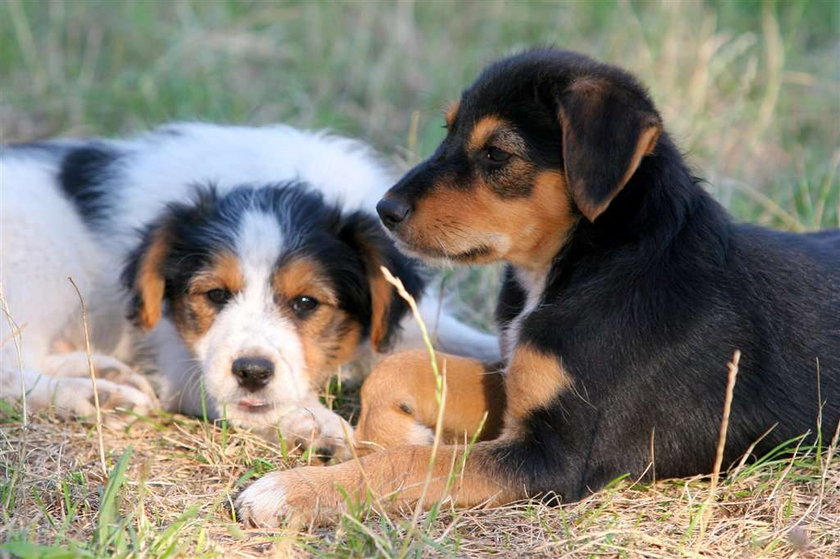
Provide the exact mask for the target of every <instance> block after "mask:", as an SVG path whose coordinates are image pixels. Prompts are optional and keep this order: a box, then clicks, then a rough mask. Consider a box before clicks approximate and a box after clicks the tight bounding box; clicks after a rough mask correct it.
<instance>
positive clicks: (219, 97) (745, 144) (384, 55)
mask: <svg viewBox="0 0 840 559" xmlns="http://www.w3.org/2000/svg"><path fill="white" fill-rule="evenodd" d="M537 44H550V45H557V46H561V47H564V48H569V49H574V50H578V51H581V52H584V53H587V54H590V55H592V56H595V57H597V58H600V59H603V60H605V61H608V62H611V63H615V64H619V65H622V66H625V67H626V68H628V69H630V70H631V71H632V72H634V73H636V74H637V75H638V76H639V77H640V78H641V79H642V80H643V81H644V82H645V83H647V84H648V86H649V87H650V89H651V92H652V94H653V97H654V99H655V101H656V102H657V103H658V105H659V107H660V110H661V112H662V114H663V117H664V119H665V123H666V126H667V127H668V128H669V129H670V131H671V132H672V133H673V135H674V136H675V137H676V138H677V140H678V142H679V143H680V145H681V146H682V148H683V150H684V151H685V152H686V154H687V155H688V156H689V160H690V162H691V164H692V166H693V167H694V169H695V170H696V174H697V175H698V176H700V177H702V178H704V179H705V180H706V181H707V187H708V188H709V190H710V191H711V192H712V193H713V194H714V195H715V196H716V197H717V198H718V199H719V200H720V201H721V202H722V203H724V204H725V205H726V206H727V207H729V208H730V209H731V210H732V211H733V213H734V214H735V215H736V216H737V217H738V218H739V219H743V220H753V221H759V222H762V223H766V224H770V225H774V226H779V227H783V228H786V229H791V230H807V229H815V228H819V227H828V226H833V227H837V226H838V225H840V211H838V206H840V179H838V166H840V149H838V146H840V141H838V140H840V2H838V1H836V0H800V1H790V2H778V3H776V2H762V1H758V0H747V1H740V2H739V1H726V0H717V1H713V0H707V1H677V0H670V1H669V0H663V1H661V2H658V1H654V2H640V1H630V0H599V1H592V2H585V1H576V2H536V1H526V0H518V1H517V0H511V1H494V0H487V1H465V2H449V1H426V2H424V1H399V2H378V1H366V2H348V3H334V2H318V1H304V2H258V1H248V0H213V1H207V2H205V1H200V0H197V1H189V0H174V1H163V0H160V1H155V0H146V1H128V0H124V1H109V0H99V1H96V0H93V1H82V0H66V1H62V0H54V1H25V0H3V1H2V4H0V129H2V139H3V141H4V142H10V141H26V140H32V139H36V138H43V137H46V136H52V135H57V134H65V135H91V134H117V133H120V134H126V133H132V132H133V131H136V130H140V129H145V128H148V127H150V126H153V125H155V124H157V123H160V122H163V121H167V120H173V119H201V120H212V121H220V122H228V123H267V122H276V121H283V122H287V123H291V124H294V125H298V126H303V127H319V128H320V127H327V128H331V129H333V130H335V131H336V132H339V133H341V134H346V135H353V136H358V137H361V138H363V139H366V140H368V141H369V142H371V143H373V144H374V145H375V146H376V147H377V148H379V149H380V150H381V151H382V152H383V154H384V155H385V156H386V157H388V158H389V159H390V160H392V161H393V162H394V164H395V167H396V169H397V170H398V171H399V170H402V169H405V168H406V166H407V165H409V164H411V163H412V162H415V161H416V160H418V159H419V158H421V157H423V156H425V155H427V154H428V153H429V152H430V151H431V150H432V149H433V148H434V146H435V145H436V143H437V142H438V141H439V140H440V139H441V138H442V136H443V129H442V128H441V124H442V117H441V110H442V108H443V107H444V106H445V105H446V104H447V103H448V102H449V101H450V100H452V99H454V98H456V97H457V96H458V95H459V92H460V91H461V89H462V88H463V87H464V86H466V85H467V84H468V83H469V82H470V81H471V80H472V79H473V78H474V77H475V76H476V74H477V72H478V71H479V70H480V69H481V68H482V67H483V66H484V65H485V64H487V63H488V62H489V61H491V60H493V59H495V58H497V57H499V56H502V55H504V54H507V53H511V52H514V51H516V50H520V49H524V48H527V47H529V46H532V45H537ZM325 164H328V162H325ZM454 280H455V281H453V283H454V284H455V285H456V286H457V287H462V288H463V289H462V290H461V291H462V297H463V298H465V299H467V300H468V301H467V302H468V303H471V302H472V303H475V304H468V305H467V307H468V308H470V307H472V308H477V307H481V308H483V307H486V306H487V303H486V302H487V300H488V299H487V296H486V295H487V291H486V289H485V288H487V289H489V288H491V287H492V285H489V284H492V283H494V282H495V274H494V273H487V272H483V273H476V272H469V271H459V272H457V273H455V278H454ZM476 282H478V283H476ZM485 283H486V284H488V285H483V284H485ZM470 299H475V300H474V301H469V300H470ZM491 299H492V298H491ZM481 314H482V316H478V317H476V318H478V319H481V318H486V316H487V315H486V313H481Z"/></svg>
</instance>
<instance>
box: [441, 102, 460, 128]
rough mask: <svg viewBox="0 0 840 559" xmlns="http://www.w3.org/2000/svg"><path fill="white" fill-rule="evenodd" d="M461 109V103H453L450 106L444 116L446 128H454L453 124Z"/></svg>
mask: <svg viewBox="0 0 840 559" xmlns="http://www.w3.org/2000/svg"><path fill="white" fill-rule="evenodd" d="M460 108H461V101H453V102H452V103H450V104H449V107H448V108H447V109H446V112H445V113H444V114H443V118H444V120H445V121H446V127H447V128H452V124H453V123H454V122H455V117H456V116H458V109H460Z"/></svg>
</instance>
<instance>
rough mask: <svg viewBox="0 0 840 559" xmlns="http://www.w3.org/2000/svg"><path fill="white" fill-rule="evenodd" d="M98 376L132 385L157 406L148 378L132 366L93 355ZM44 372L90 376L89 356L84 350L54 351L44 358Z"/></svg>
mask: <svg viewBox="0 0 840 559" xmlns="http://www.w3.org/2000/svg"><path fill="white" fill-rule="evenodd" d="M91 361H92V362H93V370H94V374H95V375H96V378H98V379H104V380H108V381H110V382H113V383H114V384H122V385H126V386H129V387H132V388H134V389H136V390H139V391H140V392H142V393H144V394H145V395H146V396H148V398H149V402H148V405H149V406H150V407H157V406H156V401H157V398H156V397H155V391H154V389H153V388H152V385H151V384H149V381H148V380H146V378H145V377H144V376H143V375H141V374H139V373H136V372H135V371H134V370H133V369H132V368H131V367H129V366H128V365H126V364H125V363H123V362H122V361H120V360H119V359H115V358H114V357H110V356H108V355H101V354H98V353H94V354H92V355H91ZM43 366H44V372H45V373H46V374H48V375H49V376H51V377H89V376H90V371H89V364H88V356H87V354H86V353H85V352H83V351H74V352H71V353H53V354H51V355H48V356H47V357H45V358H44V360H43Z"/></svg>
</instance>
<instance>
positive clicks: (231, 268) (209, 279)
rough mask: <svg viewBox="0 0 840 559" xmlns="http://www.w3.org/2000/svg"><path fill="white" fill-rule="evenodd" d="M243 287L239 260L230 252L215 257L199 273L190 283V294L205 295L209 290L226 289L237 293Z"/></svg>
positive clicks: (243, 280) (243, 282) (243, 281)
mask: <svg viewBox="0 0 840 559" xmlns="http://www.w3.org/2000/svg"><path fill="white" fill-rule="evenodd" d="M244 287H245V279H244V278H243V277H242V269H241V268H240V267H239V259H238V258H237V257H236V255H235V254H233V253H232V252H224V253H221V254H219V255H217V256H216V257H215V258H214V259H213V261H212V263H211V265H210V267H209V268H207V269H205V270H202V271H200V272H199V273H197V274H196V275H195V277H194V278H193V280H192V281H191V282H190V292H192V293H199V292H201V293H206V292H207V291H210V290H211V289H227V290H228V291H230V292H231V293H238V292H239V291H242V289H243V288H244Z"/></svg>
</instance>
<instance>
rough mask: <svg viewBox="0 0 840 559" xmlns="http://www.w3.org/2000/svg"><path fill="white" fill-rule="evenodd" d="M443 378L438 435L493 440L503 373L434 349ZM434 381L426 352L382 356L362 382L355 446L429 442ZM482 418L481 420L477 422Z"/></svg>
mask: <svg viewBox="0 0 840 559" xmlns="http://www.w3.org/2000/svg"><path fill="white" fill-rule="evenodd" d="M436 357H437V365H438V370H439V371H440V372H441V374H443V373H445V376H446V401H445V407H444V413H443V417H442V420H443V425H442V428H443V435H444V438H445V440H446V441H448V442H452V443H458V442H461V443H463V442H464V441H465V439H471V438H472V437H473V436H475V435H476V434H477V431H478V429H479V427H481V432H480V433H478V436H479V438H480V439H481V440H487V439H492V438H494V437H495V436H496V435H498V433H499V431H500V430H501V427H502V418H503V414H504V405H505V388H504V377H503V375H502V374H501V372H499V371H495V370H492V369H491V370H488V369H487V368H486V367H485V366H484V365H483V364H482V363H480V362H479V361H476V360H474V359H467V358H464V357H456V356H454V355H447V354H445V353H437V354H436ZM435 391H436V383H435V376H434V373H433V371H432V367H431V360H430V358H429V353H428V352H427V351H426V350H412V351H404V352H401V353H396V354H394V355H391V356H389V357H388V358H387V359H385V360H383V361H382V362H381V363H380V364H379V365H378V366H377V367H376V369H374V370H373V372H372V373H371V374H370V376H369V377H368V378H367V380H366V381H365V384H364V385H363V386H362V409H361V413H360V414H359V425H358V428H357V433H356V440H357V441H358V442H359V448H360V450H363V451H364V450H373V449H377V448H391V447H396V446H400V445H406V444H419V445H428V444H431V443H432V439H433V435H434V429H435V423H436V421H437V418H438V405H437V400H436V398H435ZM482 422H483V424H482Z"/></svg>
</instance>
